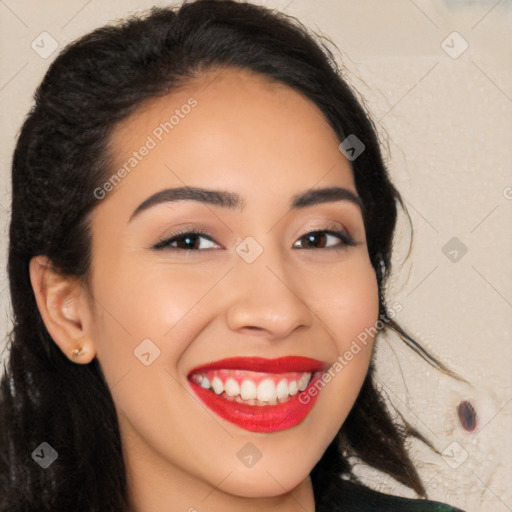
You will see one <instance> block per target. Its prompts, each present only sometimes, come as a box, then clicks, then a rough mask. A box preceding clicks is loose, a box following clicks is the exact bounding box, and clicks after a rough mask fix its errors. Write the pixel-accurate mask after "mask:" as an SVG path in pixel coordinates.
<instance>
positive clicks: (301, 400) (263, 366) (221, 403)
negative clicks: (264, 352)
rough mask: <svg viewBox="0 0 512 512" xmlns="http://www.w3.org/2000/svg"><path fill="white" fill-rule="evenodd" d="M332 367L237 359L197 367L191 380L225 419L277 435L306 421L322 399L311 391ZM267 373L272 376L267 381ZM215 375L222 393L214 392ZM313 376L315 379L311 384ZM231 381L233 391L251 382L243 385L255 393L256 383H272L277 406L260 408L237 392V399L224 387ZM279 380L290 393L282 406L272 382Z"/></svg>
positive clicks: (296, 360)
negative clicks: (317, 400) (212, 382)
mask: <svg viewBox="0 0 512 512" xmlns="http://www.w3.org/2000/svg"><path fill="white" fill-rule="evenodd" d="M328 366H329V365H328V364H325V363H323V362H321V361H318V360H317V359H311V358H308V357H302V356H290V357H280V358H277V359H266V358H262V357H233V358H228V359H222V360H219V361H215V362H213V363H209V364H206V365H202V366H199V367H197V368H194V369H193V370H192V371H191V372H190V373H189V375H188V379H189V382H190V386H191V388H192V389H193V391H194V392H195V393H196V395H197V396H198V397H199V399H200V400H201V401H202V403H203V404H204V405H206V406H207V407H208V408H209V409H210V410H211V411H213V412H214V413H216V414H217V415H219V416H220V417H221V418H223V419H225V420H227V421H229V422H231V423H234V424H235V425H238V426H239V427H242V428H244V429H246V430H250V431H253V432H276V431H279V430H284V429H287V428H291V427H294V426H295V425H298V424H299V423H301V422H302V421H303V420H304V419H305V418H306V416H307V415H308V414H309V412H310V411H311V410H312V408H313V406H314V404H315V402H316V399H317V397H318V394H317V393H316V394H314V396H307V395H308V391H309V388H310V387H312V386H314V385H315V383H316V382H317V381H318V380H319V379H320V372H321V371H322V370H324V369H326V368H327V367H328ZM244 372H246V373H244ZM250 372H258V373H252V374H251V373H250ZM264 374H271V375H267V377H266V378H265V375H264ZM280 374H281V375H280ZM311 374H312V375H311ZM207 376H208V377H207ZM212 376H215V377H214V379H215V380H216V381H217V384H220V385H221V386H222V387H221V388H220V389H221V390H223V391H222V392H220V393H219V394H218V390H217V391H214V390H213V389H210V381H209V379H211V378H212ZM229 376H232V378H229ZM310 376H311V377H312V378H311V379H310V380H309V382H308V379H309V377H310ZM227 378H229V380H230V381H231V382H230V384H231V389H232V387H233V386H235V389H240V388H239V384H240V383H241V382H242V381H246V380H248V381H249V383H247V382H244V383H243V384H242V389H243V386H244V385H246V384H247V385H248V387H252V388H253V389H254V390H255V389H256V387H255V386H256V385H257V384H256V383H258V382H259V383H261V381H262V380H265V381H266V382H265V384H269V385H270V387H271V389H273V390H274V403H269V404H264V403H263V402H260V401H259V400H258V405H252V404H251V403H248V402H249V400H245V399H244V400H242V398H241V397H240V395H242V397H243V392H240V391H235V392H234V393H235V395H236V393H239V394H238V395H237V396H233V393H231V396H229V395H228V394H227V391H228V388H227V387H226V388H225V390H224V387H223V386H224V384H226V379H227ZM221 379H224V382H222V381H221ZM287 379H288V380H287ZM277 381H281V386H280V388H281V390H282V389H283V386H284V388H285V389H288V390H289V391H286V392H285V396H284V397H281V398H280V401H279V403H275V401H276V400H275V396H276V395H275V393H276V391H275V389H276V388H272V386H273V385H274V384H272V383H271V382H276V383H277ZM199 382H201V384H200V383H199ZM205 382H206V383H207V384H206V385H205ZM235 382H236V383H235ZM297 384H299V385H300V389H298V388H297ZM306 384H307V386H306ZM287 385H288V387H287ZM237 386H238V388H237ZM246 389H247V387H246ZM278 389H279V387H278ZM301 389H302V391H301ZM292 390H293V391H292ZM288 393H289V394H288ZM271 394H272V393H271ZM258 396H259V395H258ZM270 400H272V399H270ZM252 402H254V400H252Z"/></svg>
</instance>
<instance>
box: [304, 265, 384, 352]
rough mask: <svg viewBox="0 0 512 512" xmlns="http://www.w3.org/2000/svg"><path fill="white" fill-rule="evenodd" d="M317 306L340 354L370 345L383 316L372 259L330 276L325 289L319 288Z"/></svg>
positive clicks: (315, 299)
mask: <svg viewBox="0 0 512 512" xmlns="http://www.w3.org/2000/svg"><path fill="white" fill-rule="evenodd" d="M313 300H314V304H316V306H315V307H316V309H317V311H318V315H319V317H320V318H321V320H323V322H324V324H325V326H326V329H328V331H329V333H330V334H331V337H332V338H333V339H334V340H335V343H336V345H337V349H338V353H342V352H343V351H345V350H347V349H348V348H349V346H350V345H351V342H352V341H354V340H357V339H358V338H359V339H364V338H365V333H366V336H367V338H368V342H369V343H368V345H369V344H370V342H371V341H372V340H371V336H369V335H368V331H370V332H371V333H373V332H374V331H373V328H375V325H376V323H377V320H378V316H379V293H378V285H377V279H376V276H375V272H374V270H373V267H372V266H371V264H370V262H369V260H368V259H366V260H364V259H360V260H357V261H354V262H353V264H352V265H350V268H347V269H340V271H339V272H333V273H332V274H331V275H330V276H329V280H328V283H326V287H323V289H319V288H318V287H316V288H315V297H314V299H313Z"/></svg>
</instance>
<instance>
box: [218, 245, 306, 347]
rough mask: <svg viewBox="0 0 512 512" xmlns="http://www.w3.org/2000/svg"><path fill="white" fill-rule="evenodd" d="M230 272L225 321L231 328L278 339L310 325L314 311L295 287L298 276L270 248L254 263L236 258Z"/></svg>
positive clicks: (300, 291) (297, 282) (301, 292)
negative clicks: (230, 283) (270, 253)
mask: <svg viewBox="0 0 512 512" xmlns="http://www.w3.org/2000/svg"><path fill="white" fill-rule="evenodd" d="M231 274H232V275H231V279H232V280H233V281H231V282H232V283H233V282H234V283H235V285H234V287H235V289H234V291H233V295H232V300H231V301H230V302H229V305H228V308H227V311H226V321H227V324H228V327H229V328H230V329H232V330H233V331H236V332H239V333H240V332H245V333H248V334H253V335H255V334H258V335H261V336H264V337H265V338H266V339H279V338H285V337H286V336H288V335H290V333H292V332H293V331H294V330H295V329H297V328H299V327H301V326H305V327H308V326H310V325H311V323H312V320H313V317H314V314H313V311H312V310H311V308H310V307H309V306H308V304H307V302H306V298H305V297H303V295H304V294H305V292H306V290H304V289H300V287H299V286H298V285H299V284H300V276H298V275H297V274H294V272H293V271H292V270H291V269H288V270H287V269H286V268H285V266H283V264H282V262H281V260H279V259H278V258H274V257H270V255H269V251H264V252H263V254H262V255H261V256H260V257H259V258H258V259H257V260H256V261H254V262H253V263H246V262H245V261H243V260H239V261H237V263H236V265H235V268H234V269H233V271H232V272H231ZM231 286H233V285H231Z"/></svg>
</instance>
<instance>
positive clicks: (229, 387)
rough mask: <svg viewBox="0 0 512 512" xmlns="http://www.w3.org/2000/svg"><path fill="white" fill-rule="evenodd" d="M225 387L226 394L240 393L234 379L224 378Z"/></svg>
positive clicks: (234, 394) (235, 394)
mask: <svg viewBox="0 0 512 512" xmlns="http://www.w3.org/2000/svg"><path fill="white" fill-rule="evenodd" d="M225 388H226V395H228V396H237V395H239V394H240V386H239V384H238V382H237V381H236V380H235V379H231V378H229V379H228V380H226V384H225Z"/></svg>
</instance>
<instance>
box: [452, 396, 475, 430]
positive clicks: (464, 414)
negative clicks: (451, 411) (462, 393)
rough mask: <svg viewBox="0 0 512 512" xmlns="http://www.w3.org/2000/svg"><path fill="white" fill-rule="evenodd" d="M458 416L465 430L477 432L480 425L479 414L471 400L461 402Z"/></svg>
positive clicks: (458, 406)
mask: <svg viewBox="0 0 512 512" xmlns="http://www.w3.org/2000/svg"><path fill="white" fill-rule="evenodd" d="M457 416H458V417H459V421H460V424H461V426H462V429H463V430H465V431H466V432H474V431H475V430H476V427H477V424H478V420H477V414H476V411H475V408H474V407H473V404H472V403H471V402H470V401H469V400H462V401H461V402H459V405H457Z"/></svg>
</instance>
